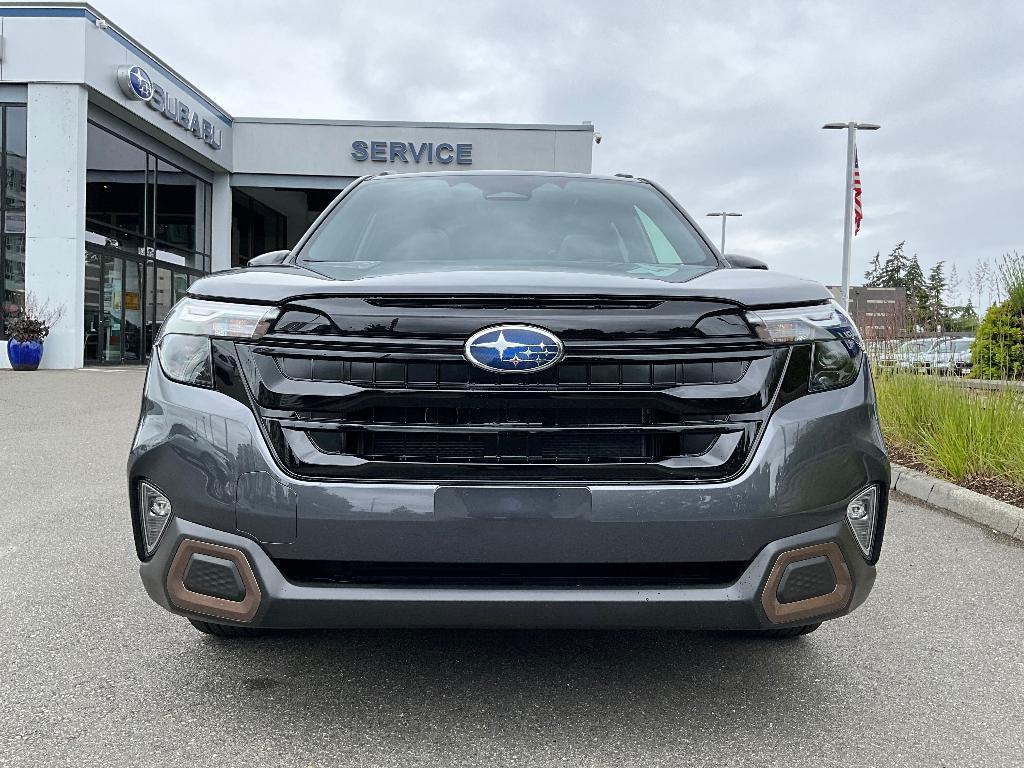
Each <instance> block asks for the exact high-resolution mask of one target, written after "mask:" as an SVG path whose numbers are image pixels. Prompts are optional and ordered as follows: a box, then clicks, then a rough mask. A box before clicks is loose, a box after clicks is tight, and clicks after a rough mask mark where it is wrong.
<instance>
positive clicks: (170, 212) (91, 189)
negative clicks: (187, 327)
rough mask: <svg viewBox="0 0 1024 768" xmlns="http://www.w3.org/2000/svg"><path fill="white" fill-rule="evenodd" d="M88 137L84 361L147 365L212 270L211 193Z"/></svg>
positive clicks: (169, 169) (141, 152)
mask: <svg viewBox="0 0 1024 768" xmlns="http://www.w3.org/2000/svg"><path fill="white" fill-rule="evenodd" d="M88 130H89V134H88V141H89V144H88V149H87V157H88V164H87V172H86V233H85V239H86V251H87V253H86V285H85V318H84V332H85V336H84V338H85V359H86V361H87V362H107V363H118V362H133V361H143V360H145V359H146V358H147V357H148V356H149V350H150V348H151V347H152V344H153V340H154V338H155V337H156V333H157V331H158V330H159V328H160V324H161V323H162V322H163V319H164V317H165V316H166V315H167V312H168V311H170V308H171V306H172V305H173V304H174V302H175V301H177V299H179V298H180V297H181V296H183V295H184V293H185V291H186V290H187V288H188V286H189V285H190V284H191V282H192V281H193V280H195V279H197V278H198V277H199V276H201V275H202V274H203V273H206V272H209V271H210V245H211V237H210V220H211V218H212V186H211V185H210V184H209V183H208V182H206V181H204V180H202V179H200V178H198V177H196V176H194V175H192V174H190V173H188V172H187V171H184V170H182V169H181V168H178V167H177V166H175V165H172V164H171V163H169V162H167V161H165V160H163V159H162V158H158V157H157V156H155V155H154V154H152V153H151V152H148V151H147V150H145V149H143V148H141V147H139V146H137V145H135V144H132V143H131V142H129V141H126V140H124V139H122V138H120V137H119V136H115V135H114V134H113V133H111V132H110V131H108V130H107V129H105V128H101V127H100V126H98V125H96V124H93V123H90V124H89V129H88Z"/></svg>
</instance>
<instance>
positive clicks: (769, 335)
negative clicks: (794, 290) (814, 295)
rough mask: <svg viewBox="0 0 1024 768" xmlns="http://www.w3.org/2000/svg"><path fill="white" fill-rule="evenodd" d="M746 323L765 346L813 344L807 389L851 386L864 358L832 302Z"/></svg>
mask: <svg viewBox="0 0 1024 768" xmlns="http://www.w3.org/2000/svg"><path fill="white" fill-rule="evenodd" d="M747 322H749V323H750V325H751V326H752V327H753V329H754V331H755V333H757V335H758V337H760V338H761V340H762V341H764V342H766V343H768V344H798V343H800V342H813V345H812V347H811V374H810V380H809V381H808V389H809V390H810V391H811V392H822V391H824V390H826V389H835V388H836V387H845V386H847V385H849V384H852V383H853V382H854V380H855V379H856V378H857V375H858V374H859V373H860V366H861V362H862V360H863V358H864V351H863V342H862V341H861V337H860V333H859V332H858V331H857V326H856V325H854V323H853V320H852V318H851V317H850V316H849V315H848V314H847V313H846V311H845V310H844V309H843V308H842V307H840V306H839V304H837V303H836V302H834V301H832V302H829V303H828V304H818V305H816V306H813V307H784V308H782V309H766V310H759V311H757V312H748V313H747Z"/></svg>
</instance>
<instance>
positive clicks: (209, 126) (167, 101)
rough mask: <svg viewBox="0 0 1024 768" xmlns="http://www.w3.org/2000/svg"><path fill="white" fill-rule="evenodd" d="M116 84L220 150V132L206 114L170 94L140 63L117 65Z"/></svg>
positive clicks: (134, 98)
mask: <svg viewBox="0 0 1024 768" xmlns="http://www.w3.org/2000/svg"><path fill="white" fill-rule="evenodd" d="M117 84H118V85H119V86H121V91H122V92H123V93H124V95H125V96H127V97H128V98H129V99H131V100H132V101H143V102H145V103H146V104H148V105H149V107H150V108H151V109H155V110H156V111H157V112H159V113H160V114H162V115H163V116H164V117H166V118H167V119H168V120H173V121H174V122H175V123H177V124H178V125H179V126H181V127H182V128H183V129H184V130H186V131H188V132H189V133H191V134H192V135H193V136H195V137H196V138H197V139H199V140H200V141H202V142H204V143H205V144H208V145H209V146H210V147H211V148H212V149H220V147H221V144H222V142H223V135H224V134H223V132H222V131H221V129H220V128H217V127H216V126H215V125H214V124H213V122H212V121H211V120H209V119H207V118H206V117H201V116H200V115H199V113H198V112H196V111H195V110H194V109H192V108H191V107H190V106H189V105H188V104H186V103H185V102H184V101H182V100H181V99H179V98H177V97H176V96H171V95H170V94H169V93H167V91H166V90H164V88H163V87H162V86H159V85H157V84H156V83H154V82H153V80H152V78H150V76H149V73H148V72H146V70H144V69H143V68H142V67H139V66H128V65H125V66H120V67H118V68H117Z"/></svg>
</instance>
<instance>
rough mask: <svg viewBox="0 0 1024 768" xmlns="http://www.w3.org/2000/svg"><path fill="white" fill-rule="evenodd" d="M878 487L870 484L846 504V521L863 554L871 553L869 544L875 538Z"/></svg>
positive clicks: (868, 554)
mask: <svg viewBox="0 0 1024 768" xmlns="http://www.w3.org/2000/svg"><path fill="white" fill-rule="evenodd" d="M877 513H878V488H877V486H874V485H872V486H871V487H870V488H867V489H866V490H864V491H861V493H860V494H858V496H857V498H855V499H854V500H853V501H851V502H850V503H849V504H847V505H846V521H847V522H848V523H849V524H850V530H851V531H853V535H854V536H856V537H857V543H858V544H859V545H860V548H861V550H862V551H863V552H864V555H865V556H868V557H869V556H870V555H871V544H872V542H873V541H874V538H875V519H876V518H877V516H878V514H877Z"/></svg>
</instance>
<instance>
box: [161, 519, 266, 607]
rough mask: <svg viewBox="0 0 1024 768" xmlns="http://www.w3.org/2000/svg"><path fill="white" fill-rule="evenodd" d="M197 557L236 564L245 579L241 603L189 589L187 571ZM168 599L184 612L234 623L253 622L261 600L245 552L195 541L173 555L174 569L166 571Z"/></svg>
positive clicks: (258, 587) (185, 544)
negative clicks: (202, 556)
mask: <svg viewBox="0 0 1024 768" xmlns="http://www.w3.org/2000/svg"><path fill="white" fill-rule="evenodd" d="M194 554H203V555H211V556H212V557H219V558H223V559H224V560H230V561H231V562H232V563H234V565H235V568H237V569H238V575H239V576H241V577H242V584H244V585H245V597H244V598H243V599H242V600H240V601H234V600H225V599H224V598H222V597H213V596H212V595H201V594H199V593H198V592H193V591H192V590H190V589H188V588H187V587H186V586H185V569H186V568H187V567H188V562H189V559H190V558H191V557H192V555H194ZM167 596H168V597H169V598H170V599H171V602H172V603H173V604H174V605H176V606H177V607H178V608H181V609H182V610H185V611H194V612H195V613H203V614H206V615H207V616H215V617H218V618H222V619H232V620H234V621H251V620H252V617H253V616H255V615H256V611H257V610H258V609H259V607H260V600H261V599H262V595H261V593H260V585H259V583H258V582H257V581H256V574H254V573H253V571H252V566H250V565H249V560H248V559H247V558H246V557H245V553H243V552H242V551H241V550H238V549H234V548H232V547H222V546H220V545H219V544H209V543H207V542H205V541H196V540H195V539H185V540H184V541H182V542H181V544H179V545H178V551H177V552H175V553H174V559H173V560H172V561H171V567H170V569H169V570H168V571H167Z"/></svg>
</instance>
